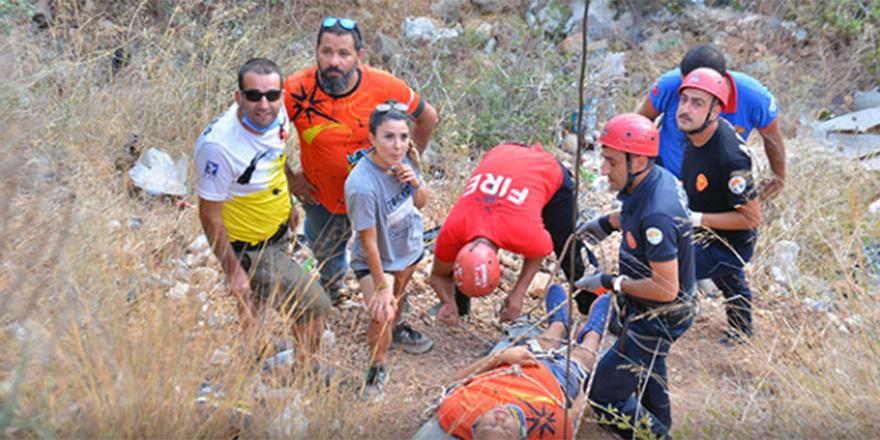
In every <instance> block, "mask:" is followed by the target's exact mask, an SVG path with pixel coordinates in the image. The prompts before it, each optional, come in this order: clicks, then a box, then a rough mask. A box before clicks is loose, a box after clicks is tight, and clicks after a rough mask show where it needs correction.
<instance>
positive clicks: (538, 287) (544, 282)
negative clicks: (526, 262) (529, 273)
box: [529, 272, 551, 298]
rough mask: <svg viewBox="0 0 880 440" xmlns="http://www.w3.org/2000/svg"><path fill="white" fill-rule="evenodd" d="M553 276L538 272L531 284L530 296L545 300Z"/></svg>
mask: <svg viewBox="0 0 880 440" xmlns="http://www.w3.org/2000/svg"><path fill="white" fill-rule="evenodd" d="M550 279H551V275H550V274H549V273H546V272H538V273H536V274H535V278H533V279H532V283H531V284H529V296H530V297H532V298H543V297H544V294H545V291H544V289H546V288H547V287H549V283H550Z"/></svg>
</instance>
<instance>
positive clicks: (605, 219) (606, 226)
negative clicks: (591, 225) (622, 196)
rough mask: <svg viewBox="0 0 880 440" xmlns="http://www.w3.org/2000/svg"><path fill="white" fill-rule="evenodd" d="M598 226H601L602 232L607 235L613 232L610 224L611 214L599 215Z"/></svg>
mask: <svg viewBox="0 0 880 440" xmlns="http://www.w3.org/2000/svg"><path fill="white" fill-rule="evenodd" d="M599 227H600V228H602V232H604V233H606V234H608V235H611V233H612V232H614V227H613V226H611V214H608V215H603V216H602V217H599Z"/></svg>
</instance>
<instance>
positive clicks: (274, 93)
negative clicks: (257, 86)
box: [241, 90, 281, 102]
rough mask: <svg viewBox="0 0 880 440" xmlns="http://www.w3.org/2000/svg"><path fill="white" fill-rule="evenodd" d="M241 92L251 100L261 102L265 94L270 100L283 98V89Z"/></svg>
mask: <svg viewBox="0 0 880 440" xmlns="http://www.w3.org/2000/svg"><path fill="white" fill-rule="evenodd" d="M241 93H242V94H243V95H244V99H247V100H248V101H250V102H260V101H261V100H262V99H263V97H264V96H265V97H266V100H267V101H269V102H275V101H277V100H278V99H279V98H281V90H269V91H268V92H261V91H259V90H242V91H241Z"/></svg>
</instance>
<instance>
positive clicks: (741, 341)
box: [716, 330, 749, 347]
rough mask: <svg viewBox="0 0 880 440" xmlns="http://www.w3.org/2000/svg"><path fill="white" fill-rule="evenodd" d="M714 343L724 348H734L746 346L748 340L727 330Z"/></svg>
mask: <svg viewBox="0 0 880 440" xmlns="http://www.w3.org/2000/svg"><path fill="white" fill-rule="evenodd" d="M716 342H718V343H719V344H721V345H724V346H726V347H736V346H739V345H745V344H747V343H748V342H749V338H748V336H746V335H744V334H742V333H740V332H738V331H736V330H727V331H725V332H724V334H723V335H721V337H720V338H718V340H717V341H716Z"/></svg>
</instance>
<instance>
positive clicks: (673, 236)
mask: <svg viewBox="0 0 880 440" xmlns="http://www.w3.org/2000/svg"><path fill="white" fill-rule="evenodd" d="M622 200H623V207H622V208H621V211H620V229H621V232H622V233H623V242H622V243H621V244H620V274H621V275H626V276H628V277H630V278H632V279H634V280H638V279H643V278H650V277H651V276H652V275H653V273H654V272H653V271H652V270H651V266H650V262H652V261H653V262H655V263H664V262H667V261H672V260H674V259H678V286H679V289H678V297H677V299H679V300H681V299H687V298H688V296H689V295H690V294H691V293H692V292H693V289H694V285H695V284H696V275H695V272H694V246H693V243H692V238H693V237H692V232H691V231H692V229H691V222H690V220H689V218H690V212H689V211H688V209H687V196H686V195H685V192H684V190H683V189H682V187H681V184H680V183H679V182H678V179H676V178H675V176H673V175H672V174H670V173H669V171H667V170H665V169H663V168H660V167H659V166H656V165H655V166H654V168H653V169H652V170H651V171H649V172H648V175H647V176H645V178H644V179H643V180H642V182H641V183H640V184H639V185H638V186H637V187H636V189H635V190H634V191H633V193H632V194H629V195H627V196H625V197H622ZM627 297H629V298H630V299H631V300H633V301H638V302H641V303H642V304H645V305H648V306H650V305H657V304H659V303H655V302H653V301H649V300H644V299H641V298H638V299H636V298H634V297H632V296H630V295H627Z"/></svg>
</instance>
